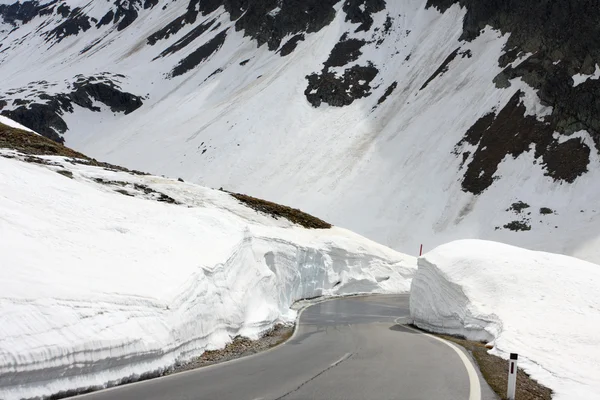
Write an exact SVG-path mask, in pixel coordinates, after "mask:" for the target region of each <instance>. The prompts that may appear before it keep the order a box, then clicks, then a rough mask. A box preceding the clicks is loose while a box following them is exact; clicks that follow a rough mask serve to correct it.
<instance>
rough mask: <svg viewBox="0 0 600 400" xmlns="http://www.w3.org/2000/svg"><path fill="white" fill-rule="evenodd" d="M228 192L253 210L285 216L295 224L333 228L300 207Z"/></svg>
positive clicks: (312, 227)
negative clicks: (299, 208) (296, 207)
mask: <svg viewBox="0 0 600 400" xmlns="http://www.w3.org/2000/svg"><path fill="white" fill-rule="evenodd" d="M228 193H229V194H230V195H231V196H233V197H235V198H236V199H237V200H239V201H240V202H242V203H243V204H244V205H246V206H248V207H250V208H252V209H253V210H255V211H258V212H262V213H265V214H268V215H270V216H271V217H273V218H275V219H278V218H285V219H287V220H288V221H291V222H293V223H294V224H298V225H300V226H303V227H304V228H308V229H330V228H331V224H329V223H327V222H325V221H323V220H320V219H319V218H316V217H313V216H312V215H310V214H307V213H305V212H302V211H300V210H298V209H295V208H291V207H287V206H282V205H280V204H276V203H272V202H270V201H266V200H262V199H257V198H256V197H251V196H248V195H245V194H239V193H231V192H228Z"/></svg>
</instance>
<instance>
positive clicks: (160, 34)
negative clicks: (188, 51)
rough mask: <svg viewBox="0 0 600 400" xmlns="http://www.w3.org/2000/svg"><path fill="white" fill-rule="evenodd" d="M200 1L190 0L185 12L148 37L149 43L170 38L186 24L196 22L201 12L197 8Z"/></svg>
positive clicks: (152, 43)
mask: <svg viewBox="0 0 600 400" xmlns="http://www.w3.org/2000/svg"><path fill="white" fill-rule="evenodd" d="M199 2H200V0H190V2H189V4H188V6H187V10H186V12H185V14H183V15H181V16H179V17H177V18H175V19H174V20H173V21H172V22H170V23H169V24H168V25H167V26H165V27H164V28H162V29H160V30H158V31H156V32H154V33H153V34H152V35H150V36H149V37H148V44H150V45H151V46H153V45H155V44H156V42H158V41H159V40H164V39H168V38H169V37H170V36H171V35H174V34H176V33H177V32H179V31H180V30H181V29H182V28H183V27H185V26H186V25H188V24H193V23H194V22H196V18H197V17H198V13H199V11H198V8H197V7H198V3H199Z"/></svg>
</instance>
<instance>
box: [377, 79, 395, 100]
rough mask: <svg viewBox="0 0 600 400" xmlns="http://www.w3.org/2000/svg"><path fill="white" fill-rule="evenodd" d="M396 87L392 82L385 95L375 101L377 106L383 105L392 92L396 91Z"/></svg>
mask: <svg viewBox="0 0 600 400" xmlns="http://www.w3.org/2000/svg"><path fill="white" fill-rule="evenodd" d="M397 87H398V82H394V83H392V84H391V85H390V86H389V87H388V88H387V89H386V90H385V93H384V94H383V96H381V97H380V98H379V100H377V105H381V104H383V103H384V102H385V101H386V100H387V98H388V97H390V96H391V95H392V93H394V90H396V88H397Z"/></svg>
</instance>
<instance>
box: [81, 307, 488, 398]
mask: <svg viewBox="0 0 600 400" xmlns="http://www.w3.org/2000/svg"><path fill="white" fill-rule="evenodd" d="M408 317H409V313H408V296H407V295H398V296H367V297H351V298H343V299H337V300H331V301H326V302H323V303H319V304H316V305H313V306H311V307H309V308H307V309H306V310H304V312H303V313H302V315H301V317H300V322H299V326H298V328H297V330H296V332H295V334H294V336H293V337H292V338H291V339H290V340H289V341H287V342H286V343H284V344H282V345H280V346H278V347H276V348H275V349H272V350H270V351H266V352H264V353H259V354H256V355H253V356H250V357H246V358H241V359H238V360H235V361H231V362H227V363H223V364H217V365H212V366H209V367H205V368H201V369H197V370H193V371H188V372H184V373H180V374H175V375H170V376H167V377H163V378H158V379H153V380H148V381H144V382H139V383H134V384H130V385H124V386H119V387H116V388H112V389H108V390H103V391H99V392H95V393H90V394H87V395H83V396H78V398H80V399H82V400H83V399H85V400H109V399H110V400H141V399H145V400H203V399H207V400H246V399H247V400H258V399H261V400H300V399H301V400H309V399H314V400H317V399H319V400H321V399H331V400H337V399H339V400H352V399H357V400H375V399H402V400H492V399H497V396H496V395H495V394H493V392H492V391H491V390H490V388H489V386H487V384H486V383H485V382H484V381H483V380H482V379H481V377H480V374H479V373H478V370H477V368H476V367H474V366H473V365H472V364H471V358H470V357H469V356H468V355H467V354H466V353H465V352H464V350H463V349H461V348H458V347H457V346H454V345H449V344H448V343H447V342H445V341H443V340H441V339H438V338H436V337H432V336H430V335H425V334H422V333H420V332H419V331H415V330H413V329H410V328H408V327H406V326H404V325H403V323H404V322H406V321H407V320H408Z"/></svg>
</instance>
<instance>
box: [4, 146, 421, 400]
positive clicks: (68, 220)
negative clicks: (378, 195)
mask: <svg viewBox="0 0 600 400" xmlns="http://www.w3.org/2000/svg"><path fill="white" fill-rule="evenodd" d="M1 152H2V150H0V153H1ZM4 154H5V155H9V156H15V155H16V154H15V153H14V152H7V151H4ZM17 158H18V156H17ZM45 159H47V160H50V161H51V163H53V164H54V165H50V166H39V165H32V164H26V163H24V162H22V161H19V160H16V159H12V160H11V159H6V158H2V157H0V237H1V238H2V240H1V241H0V254H2V258H1V260H2V261H1V264H2V267H1V268H0V398H1V399H5V400H12V399H19V398H22V397H33V396H41V395H49V394H51V393H56V392H59V391H63V390H68V389H75V388H84V387H90V386H107V385H112V384H114V383H116V382H119V381H120V380H121V379H123V378H125V377H132V378H134V379H135V378H136V377H139V376H140V375H141V374H144V373H148V372H151V371H161V370H163V369H165V368H167V367H169V366H171V365H173V364H174V363H177V362H180V361H184V360H187V359H190V358H191V357H194V356H198V355H200V354H201V353H202V352H203V351H205V350H207V349H215V348H219V347H222V346H224V345H225V344H226V343H227V342H228V341H230V338H231V337H232V336H235V335H238V334H241V335H248V336H250V337H256V336H257V335H259V334H260V333H261V332H263V331H264V330H266V329H268V328H269V327H271V326H272V325H273V324H274V323H276V322H280V321H292V320H293V319H294V318H295V315H296V312H295V311H292V310H290V305H291V304H292V303H293V302H295V301H296V300H299V299H302V298H306V297H313V296H327V295H338V294H344V293H354V292H382V293H390V292H407V291H408V289H409V285H410V278H411V276H412V274H413V272H414V270H415V260H414V258H412V257H408V256H404V255H402V254H400V253H397V252H395V251H393V250H390V249H388V248H386V247H384V246H381V245H378V244H376V243H374V242H371V241H369V240H367V239H364V238H362V237H361V236H358V235H356V234H353V233H351V232H349V231H346V230H344V229H340V228H333V229H331V230H306V229H302V228H300V227H297V226H294V225H292V224H291V223H289V222H287V221H282V220H274V219H272V218H270V217H267V216H265V215H261V214H258V213H256V212H255V211H253V210H251V209H249V208H247V207H245V206H243V205H241V204H240V203H239V202H237V200H235V199H233V198H232V197H230V196H229V195H227V194H226V193H223V192H220V191H215V190H211V189H206V188H203V187H199V186H195V185H191V184H187V183H180V182H176V181H174V180H170V179H165V178H160V177H155V176H134V175H130V174H127V173H124V172H117V171H108V170H105V169H101V168H94V167H89V166H85V165H72V164H70V163H69V162H67V161H65V160H64V159H62V158H58V157H45ZM63 169H69V170H70V172H71V173H72V179H69V176H64V175H61V174H58V173H56V171H60V170H63ZM66 175H69V174H68V173H67V174H66ZM94 179H96V181H95V180H94ZM99 179H103V180H104V182H105V184H100V183H98V180H99ZM106 182H112V183H110V184H109V183H106ZM136 185H138V186H137V189H139V188H140V187H141V186H140V185H145V187H149V188H151V189H152V190H154V191H157V192H160V193H164V194H166V195H168V196H170V197H172V198H174V199H175V200H177V201H178V202H181V203H182V204H180V205H176V204H164V203H160V202H157V201H152V200H149V198H150V197H149V196H151V195H152V193H151V194H150V195H148V193H147V192H150V191H148V190H141V191H139V190H137V189H136ZM115 190H121V191H124V192H130V194H132V195H134V197H130V196H125V195H123V194H121V193H116V192H115ZM136 190H137V192H136ZM140 193H141V194H140ZM135 196H147V197H148V198H136V197H135Z"/></svg>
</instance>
